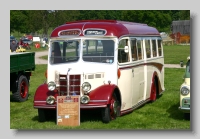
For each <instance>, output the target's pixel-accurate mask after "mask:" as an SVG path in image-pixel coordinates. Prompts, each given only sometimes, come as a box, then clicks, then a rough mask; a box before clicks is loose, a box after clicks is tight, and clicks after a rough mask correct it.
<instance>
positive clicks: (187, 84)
mask: <svg viewBox="0 0 200 139" xmlns="http://www.w3.org/2000/svg"><path fill="white" fill-rule="evenodd" d="M183 86H187V87H188V88H189V90H190V78H185V79H184V83H183V84H182V85H181V87H183ZM181 87H180V89H181ZM185 97H190V92H189V94H188V95H186V96H183V95H182V94H181V93H180V107H182V99H183V98H185Z"/></svg>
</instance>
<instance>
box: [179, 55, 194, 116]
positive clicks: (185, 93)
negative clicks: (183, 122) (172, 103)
mask: <svg viewBox="0 0 200 139" xmlns="http://www.w3.org/2000/svg"><path fill="white" fill-rule="evenodd" d="M190 71H191V70H190V56H189V57H188V58H187V63H186V69H185V73H184V76H183V79H184V82H183V83H182V84H181V87H180V106H179V110H181V111H182V112H183V113H184V115H185V118H189V117H190Z"/></svg>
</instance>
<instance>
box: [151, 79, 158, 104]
mask: <svg viewBox="0 0 200 139" xmlns="http://www.w3.org/2000/svg"><path fill="white" fill-rule="evenodd" d="M157 95H158V86H157V82H156V79H154V82H153V84H152V88H151V101H152V102H154V101H156V99H157Z"/></svg>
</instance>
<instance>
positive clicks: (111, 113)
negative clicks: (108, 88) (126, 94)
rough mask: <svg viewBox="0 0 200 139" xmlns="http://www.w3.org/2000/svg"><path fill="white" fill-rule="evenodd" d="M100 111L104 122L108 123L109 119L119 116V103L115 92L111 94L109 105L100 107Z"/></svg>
mask: <svg viewBox="0 0 200 139" xmlns="http://www.w3.org/2000/svg"><path fill="white" fill-rule="evenodd" d="M101 113H102V121H103V122H104V123H109V122H110V121H111V120H114V119H116V118H117V116H120V104H119V101H118V100H117V97H116V95H115V94H113V95H112V98H111V102H110V105H108V106H107V107H106V108H104V109H102V112H101Z"/></svg>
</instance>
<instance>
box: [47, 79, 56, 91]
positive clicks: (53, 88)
mask: <svg viewBox="0 0 200 139" xmlns="http://www.w3.org/2000/svg"><path fill="white" fill-rule="evenodd" d="M55 89H56V83H55V82H53V81H50V82H49V83H48V90H49V91H54V90H55Z"/></svg>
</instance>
